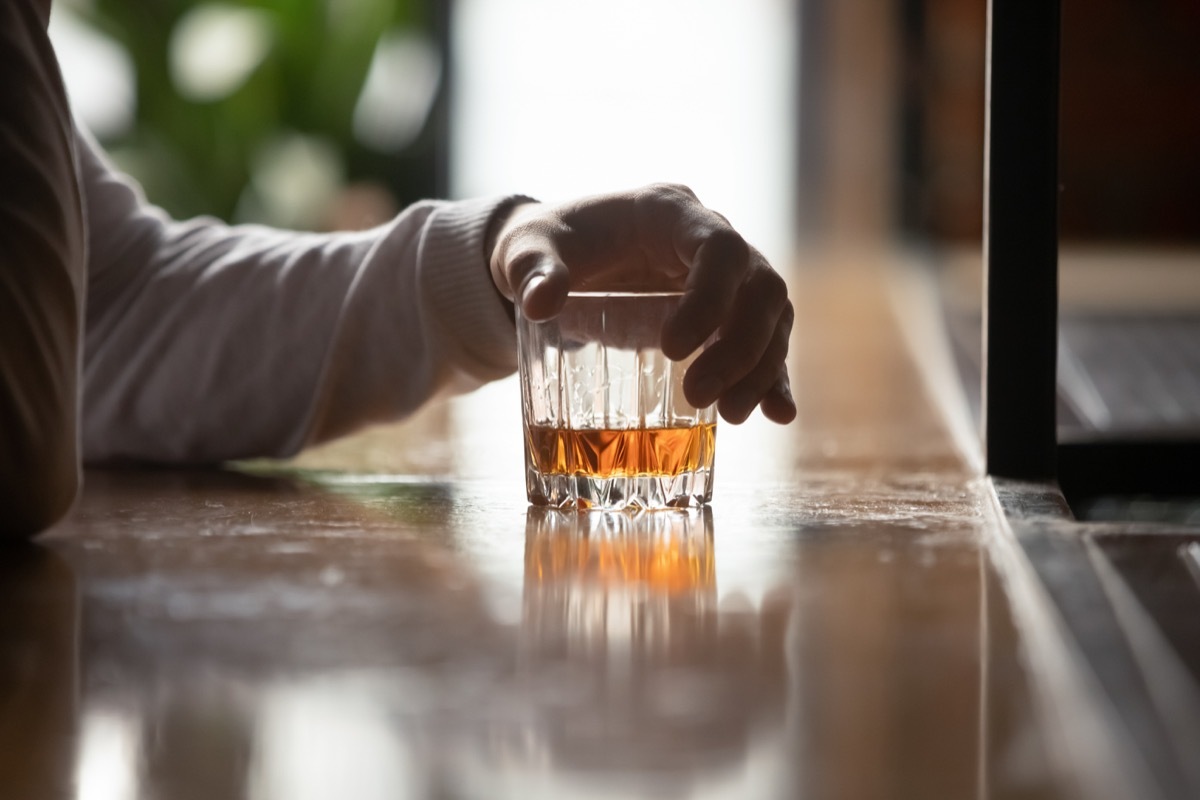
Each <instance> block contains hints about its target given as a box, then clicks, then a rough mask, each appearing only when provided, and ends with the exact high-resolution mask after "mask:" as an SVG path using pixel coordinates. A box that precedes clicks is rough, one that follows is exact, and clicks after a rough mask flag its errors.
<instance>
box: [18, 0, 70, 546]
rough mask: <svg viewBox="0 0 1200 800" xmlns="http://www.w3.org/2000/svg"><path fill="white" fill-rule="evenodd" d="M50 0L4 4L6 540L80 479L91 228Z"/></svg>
mask: <svg viewBox="0 0 1200 800" xmlns="http://www.w3.org/2000/svg"><path fill="white" fill-rule="evenodd" d="M48 7H49V4H48V3H41V2H35V1H34V0H6V1H5V2H3V3H0V76H2V77H0V508H3V509H4V512H3V514H2V515H0V535H5V534H9V535H29V534H32V533H36V532H37V531H38V530H41V529H42V528H45V527H48V526H49V525H50V524H51V523H53V522H54V521H55V520H56V519H58V518H59V517H61V516H62V515H63V514H64V513H66V511H67V509H68V508H69V507H70V504H71V501H72V500H73V498H74V496H75V491H76V487H77V486H78V483H79V463H78V461H79V456H78V433H77V432H78V426H77V424H76V422H77V418H78V404H79V398H78V380H79V355H80V346H79V344H80V335H81V328H82V326H83V303H84V265H85V263H86V254H85V251H84V247H85V238H84V222H83V207H82V204H81V202H80V195H79V187H78V185H77V181H76V172H75V160H74V158H75V156H74V152H73V147H74V139H73V133H72V125H71V117H70V111H69V109H68V105H67V99H66V93H65V91H64V89H63V85H62V80H61V78H60V76H59V72H58V64H57V62H56V61H55V58H54V52H53V50H52V49H51V46H50V42H49V39H48V38H47V36H46V18H45V14H46V11H47V9H48Z"/></svg>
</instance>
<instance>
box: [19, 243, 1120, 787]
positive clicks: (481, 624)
mask: <svg viewBox="0 0 1200 800" xmlns="http://www.w3.org/2000/svg"><path fill="white" fill-rule="evenodd" d="M864 260H865V261H869V260H870V259H856V260H853V261H851V262H850V263H846V264H829V265H820V264H814V265H812V266H811V268H810V269H809V270H807V271H806V272H805V273H804V274H803V275H802V276H801V277H800V278H798V279H797V280H796V281H795V285H794V287H793V290H794V291H793V294H794V296H795V297H796V298H797V307H798V309H797V310H798V313H797V320H798V323H797V329H796V332H795V334H794V339H793V351H794V357H793V375H794V380H793V386H794V389H795V392H796V396H797V399H798V401H799V406H800V417H799V420H798V421H797V422H796V423H795V424H794V425H792V426H791V427H789V428H786V429H780V428H776V427H773V426H771V425H769V424H768V423H765V422H762V421H759V420H755V421H752V422H751V423H748V424H747V425H746V426H743V427H741V428H734V427H732V426H728V425H723V426H721V427H720V428H719V431H718V436H717V449H718V460H717V467H716V491H715V494H714V501H713V504H712V506H711V508H710V509H707V510H705V511H703V512H694V513H690V514H682V513H675V512H671V513H663V514H649V515H642V516H639V517H630V516H620V515H617V516H613V517H606V516H604V515H583V516H577V515H573V514H564V513H560V512H547V511H544V510H536V509H530V508H528V507H527V506H526V503H525V498H524V494H523V488H522V487H523V483H522V478H521V475H520V469H521V463H522V455H521V445H520V432H519V419H518V416H519V410H518V409H519V404H518V400H517V392H516V386H515V383H514V382H511V381H509V382H505V383H501V384H499V385H496V386H493V387H489V388H487V389H485V390H483V391H482V392H481V393H479V394H477V395H476V396H473V397H471V398H466V399H463V400H459V401H455V403H454V404H452V405H450V406H449V407H447V406H438V407H434V408H432V409H430V410H428V411H426V412H424V413H423V415H422V416H421V418H420V419H419V420H418V421H416V422H415V423H412V424H408V425H405V426H399V427H394V428H389V429H382V430H377V431H373V432H370V433H368V434H366V435H364V436H362V437H358V438H357V439H355V440H351V441H349V442H342V443H339V444H337V445H334V446H333V447H331V448H326V449H324V450H322V451H319V452H316V453H309V454H306V455H305V456H304V457H303V458H302V459H300V460H299V461H298V462H296V463H294V464H282V465H281V464H262V463H256V464H250V465H242V466H240V467H231V468H229V469H225V470H219V471H170V470H129V471H90V472H89V473H88V474H87V476H86V483H85V489H84V493H83V497H82V499H81V500H80V502H79V505H78V507H77V508H76V510H75V511H74V513H73V515H72V516H71V517H70V518H69V520H68V521H66V522H65V523H64V524H62V525H60V526H59V527H58V528H56V529H55V530H53V531H52V532H51V533H49V534H48V535H47V536H45V537H44V538H43V539H42V540H41V541H40V542H39V544H37V545H35V546H31V547H28V548H20V549H15V550H11V551H5V552H4V553H3V554H2V567H0V572H2V573H3V574H2V575H0V608H3V609H4V615H5V616H4V617H3V621H2V622H0V681H2V687H3V691H4V699H3V704H2V705H0V787H3V788H2V789H0V796H3V797H5V798H23V797H31V798H32V797H52V796H78V797H88V798H93V797H105V798H137V797H148V798H149V797H154V798H192V797H195V798H240V797H247V798H289V800H294V799H295V798H324V797H354V798H374V797H380V798H382V797H388V798H407V797H412V798H426V797H428V798H506V797H513V798H540V797H546V798H551V797H554V798H558V797H579V798H608V797H673V798H724V797H730V798H733V797H736V798H776V797H780V798H783V797H789V798H790V797H811V798H856V799H857V798H983V797H996V798H1001V797H1004V798H1007V797H1022V798H1057V797H1084V796H1087V797H1101V796H1112V797H1120V796H1126V795H1124V794H1123V792H1124V791H1125V790H1126V789H1128V788H1129V786H1130V784H1128V783H1123V781H1124V780H1126V779H1127V778H1128V773H1127V771H1126V770H1125V769H1124V764H1123V763H1122V762H1121V761H1120V758H1119V757H1117V755H1115V754H1118V755H1119V751H1117V750H1114V749H1113V742H1112V741H1110V738H1109V737H1108V736H1107V735H1106V732H1105V728H1104V725H1105V718H1104V716H1103V714H1097V713H1086V712H1087V708H1088V703H1089V697H1090V695H1089V694H1088V689H1087V686H1088V684H1087V681H1086V680H1085V679H1084V678H1081V677H1080V675H1081V673H1080V672H1079V667H1078V661H1077V660H1075V659H1073V657H1072V654H1071V652H1070V649H1069V648H1065V647H1064V646H1063V645H1062V642H1061V637H1059V636H1058V633H1057V629H1056V628H1055V626H1054V625H1053V623H1052V619H1051V617H1050V615H1048V614H1047V611H1046V609H1047V608H1048V606H1047V605H1046V604H1045V598H1044V596H1043V595H1042V594H1041V593H1040V591H1039V590H1038V588H1037V584H1036V582H1035V581H1033V580H1032V578H1031V577H1030V575H1031V573H1030V572H1029V571H1028V570H1027V569H1024V568H1023V561H1022V556H1021V553H1020V550H1019V548H1018V547H1017V546H1016V545H1015V544H1014V542H1013V541H1012V540H1011V537H1010V536H1009V534H1008V532H1007V529H1006V527H1005V525H1004V523H1003V519H1002V517H1001V515H999V513H998V512H997V510H996V509H997V506H996V502H995V495H994V493H993V491H992V488H991V485H990V483H989V482H988V481H987V480H986V479H984V478H982V477H981V476H980V473H979V466H978V465H979V453H978V450H977V448H976V447H975V445H974V444H973V440H971V439H970V437H969V436H968V437H964V436H963V435H962V426H961V422H960V421H959V420H960V419H961V418H965V412H962V409H961V408H959V409H958V410H956V408H957V406H956V403H958V402H959V400H958V398H956V397H954V396H953V392H951V391H950V390H949V388H948V386H949V384H947V383H946V381H945V378H946V375H947V374H948V373H946V371H945V368H946V363H948V361H946V363H942V362H943V360H944V359H942V355H941V354H942V352H943V349H944V345H943V344H942V343H940V342H937V341H934V340H933V339H932V338H929V337H931V336H932V334H931V333H930V331H931V330H932V329H931V328H929V326H928V325H925V324H924V323H923V322H922V320H925V315H924V312H923V311H922V308H921V302H922V301H921V299H920V297H919V295H920V292H921V289H920V287H919V286H917V287H916V288H915V289H914V287H913V285H911V284H906V285H905V286H901V287H899V288H897V284H896V281H895V279H894V278H893V277H890V273H889V274H885V273H884V272H882V271H879V270H875V269H871V268H866V267H863V266H861V262H863V261H864ZM897 297H900V298H907V299H905V300H904V301H903V302H904V303H908V305H906V306H904V307H903V309H901V310H902V311H903V313H898V309H899V308H900V306H899V305H898V304H897V300H896V298H897ZM914 304H915V305H914ZM902 319H905V320H906V321H905V322H904V324H901V320H902ZM926 321H927V320H926ZM916 352H919V353H920V357H917V356H915V355H914V353H916ZM939 365H940V366H939ZM960 414H961V415H962V416H961V417H960V416H959V415H960ZM1071 686H1074V687H1075V688H1074V689H1069V687H1071ZM1063 687H1068V688H1063ZM1081 710H1082V711H1081ZM1076 711H1081V713H1080V714H1076V713H1075V712H1076ZM1082 727H1086V728H1087V731H1086V735H1083V734H1081V733H1080V730H1081V728H1082ZM1128 780H1133V779H1132V778H1128Z"/></svg>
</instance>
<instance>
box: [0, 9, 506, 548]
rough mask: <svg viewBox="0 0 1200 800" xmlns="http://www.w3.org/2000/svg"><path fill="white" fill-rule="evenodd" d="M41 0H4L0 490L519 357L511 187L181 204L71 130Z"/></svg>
mask: <svg viewBox="0 0 1200 800" xmlns="http://www.w3.org/2000/svg"><path fill="white" fill-rule="evenodd" d="M39 5H40V4H39V3H37V2H35V0H4V2H2V3H0V74H2V75H3V76H4V77H3V79H2V80H0V505H7V504H9V503H12V502H16V503H18V504H21V503H24V502H26V501H27V499H28V497H30V496H33V495H36V496H41V497H43V499H44V498H45V497H52V498H57V499H56V500H52V501H50V502H49V505H52V506H55V507H57V509H58V513H61V511H62V510H63V509H65V507H66V504H69V498H70V496H72V495H73V494H74V491H75V484H76V482H77V476H78V467H79V463H80V461H81V460H83V461H88V462H110V461H122V460H135V461H149V462H169V463H196V462H216V461H221V460H225V459H231V458H240V457H247V456H263V455H270V456H286V455H290V454H293V453H295V452H297V451H298V450H300V449H301V448H303V447H304V446H305V445H307V444H309V443H312V442H315V441H320V440H323V439H328V438H332V437H335V436H339V435H341V434H344V433H347V432H349V431H351V430H354V429H355V428H358V427H361V426H363V425H365V424H368V423H371V422H377V421H383V420H389V419H395V418H398V417H401V416H403V415H405V414H407V413H410V412H412V411H413V410H415V409H416V408H417V407H418V406H420V405H421V404H422V403H423V402H425V401H426V400H428V399H429V398H430V397H431V396H433V395H434V394H436V393H438V392H440V391H443V390H462V389H468V388H472V387H474V386H477V385H479V384H481V383H483V382H485V381H488V380H491V379H494V378H498V377H502V376H504V375H507V374H509V373H510V372H512V371H513V370H514V369H515V366H516V355H515V354H516V346H515V337H514V332H513V326H512V323H511V320H510V317H509V313H508V311H507V310H506V308H505V304H504V301H503V300H502V299H501V298H500V296H499V295H498V293H497V292H496V290H495V288H494V286H493V285H492V282H491V278H490V276H489V273H488V269H487V265H486V263H485V254H484V244H483V237H484V233H485V229H486V227H487V224H488V221H489V219H490V218H491V216H492V214H493V213H494V212H495V210H496V208H497V206H498V204H499V203H500V202H502V201H501V200H499V199H492V200H481V201H467V202H456V203H451V202H422V203H418V204H416V205H414V206H412V207H410V208H409V209H407V210H406V211H405V212H404V213H402V214H401V215H400V216H398V217H397V218H396V219H394V220H393V221H392V222H391V223H389V224H387V225H384V226H382V227H380V228H377V229H375V230H372V231H368V232H363V233H345V234H301V233H295V232H285V231H278V230H273V229H269V228H265V227H260V226H238V227H230V226H227V225H224V224H222V223H220V222H218V221H216V220H211V219H199V220H193V221H189V222H174V221H172V220H170V219H168V218H167V217H166V215H164V214H163V213H162V212H161V211H160V210H158V209H156V208H153V207H151V206H149V205H147V204H146V202H145V201H144V199H143V198H142V196H141V194H140V191H139V189H138V188H137V187H136V186H134V185H133V184H132V183H131V182H130V181H129V180H128V179H127V178H125V177H123V176H121V175H119V174H118V173H117V172H116V171H114V170H113V169H112V167H111V166H110V165H109V164H108V163H107V162H106V161H105V159H104V157H103V156H102V154H101V153H100V152H99V149H98V148H97V147H96V146H95V144H94V143H93V142H91V140H90V139H89V138H88V137H87V136H86V135H83V134H80V133H79V132H78V131H77V130H76V129H75V127H74V125H73V123H72V121H71V116H70V111H69V108H68V106H67V101H66V97H65V93H64V91H63V88H62V82H61V79H60V77H59V74H58V67H57V64H56V62H55V60H54V54H53V51H52V50H51V47H50V44H49V42H48V40H47V38H46V32H45V19H44V18H43V17H42V15H41V13H40V12H39ZM64 497H66V502H65V503H64V502H63V498H64ZM30 502H33V501H30ZM33 505H34V507H35V508H34V516H35V517H39V514H38V513H37V508H38V507H41V506H45V505H46V503H41V504H39V503H37V502H33ZM12 516H13V517H14V518H17V519H18V520H19V519H20V518H21V517H22V514H21V513H20V512H19V511H18V512H17V513H15V514H13V515H12ZM44 517H45V513H44V512H43V513H41V514H40V518H39V519H35V520H34V521H33V522H31V523H29V524H32V525H35V526H37V525H44V524H46V519H45V518H44ZM4 527H5V525H4V524H2V523H0V529H3V528H4ZM17 527H21V526H20V524H18V525H17ZM26 527H28V525H26ZM0 532H3V531H2V530H0Z"/></svg>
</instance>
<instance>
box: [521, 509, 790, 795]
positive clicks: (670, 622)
mask: <svg viewBox="0 0 1200 800" xmlns="http://www.w3.org/2000/svg"><path fill="white" fill-rule="evenodd" d="M525 541H526V547H525V584H524V611H523V614H522V621H521V630H520V637H521V639H520V643H519V651H520V656H519V664H520V670H521V676H522V684H523V686H524V691H525V692H527V693H528V696H529V697H530V698H531V699H532V701H533V703H534V704H535V705H536V706H538V707H539V710H540V712H541V713H540V723H541V724H540V725H539V735H540V737H539V738H541V739H542V743H543V747H544V748H545V749H546V750H548V751H549V752H550V753H551V754H552V757H553V759H554V764H555V766H556V767H558V768H559V769H564V770H568V771H582V772H593V771H603V772H605V773H607V774H609V775H610V777H612V776H620V775H623V776H624V778H625V779H637V780H640V781H643V783H641V784H639V785H640V786H642V787H643V788H644V787H645V786H646V785H647V784H645V783H644V781H646V780H650V779H653V781H654V785H655V786H657V787H659V788H661V789H662V791H664V792H670V793H672V794H678V796H688V791H687V790H688V787H690V786H692V785H695V784H700V783H703V782H705V781H706V780H712V779H713V778H714V776H718V775H722V774H725V775H728V774H729V773H728V770H729V769H731V768H732V767H734V766H735V765H736V764H738V763H743V761H744V759H746V758H747V757H748V753H749V752H750V751H751V749H752V748H753V747H754V746H755V742H756V741H761V739H760V738H759V737H760V735H766V736H767V738H768V739H769V740H771V741H774V742H776V743H778V741H779V740H778V738H777V737H779V736H780V734H781V732H782V720H783V714H784V707H785V705H786V702H785V698H786V697H787V694H788V687H787V681H786V672H785V670H783V669H781V665H782V663H783V660H784V658H783V649H784V638H785V637H784V634H785V632H786V629H787V619H788V617H789V614H790V604H789V603H788V602H786V600H785V599H784V598H785V597H786V596H787V593H782V594H779V595H775V596H772V597H771V598H769V600H768V601H767V602H766V603H765V604H764V609H763V611H762V613H761V615H760V614H759V613H754V612H749V609H738V610H737V611H735V612H734V613H724V614H721V613H719V612H718V602H717V583H716V571H715V552H714V548H713V517H712V511H711V509H702V510H699V511H694V512H687V513H685V512H658V513H650V514H638V515H629V514H600V513H595V512H592V513H585V512H570V511H560V510H556V509H544V508H531V509H530V510H529V512H528V516H527V518H526V540H525ZM747 612H749V613H747ZM751 777H752V780H751V785H752V786H753V789H754V791H755V793H756V794H757V792H766V795H765V796H772V793H774V792H777V791H778V787H776V786H774V785H773V781H774V779H775V778H777V777H778V776H777V775H774V774H773V773H770V772H768V773H763V774H758V775H755V776H751Z"/></svg>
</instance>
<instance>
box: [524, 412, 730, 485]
mask: <svg viewBox="0 0 1200 800" xmlns="http://www.w3.org/2000/svg"><path fill="white" fill-rule="evenodd" d="M716 429H717V426H716V423H713V422H709V423H704V424H701V425H693V426H691V427H686V428H635V429H632V430H611V429H605V428H599V429H592V430H571V429H565V428H549V427H544V426H539V425H531V426H530V427H529V431H528V436H529V441H528V445H529V457H530V459H532V461H533V465H534V467H535V468H536V469H537V471H538V472H540V473H542V474H543V475H550V474H558V475H581V476H586V477H596V478H610V477H613V476H616V475H683V474H685V473H689V472H695V471H696V470H698V469H707V468H711V467H712V459H713V445H714V442H715V439H716Z"/></svg>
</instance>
